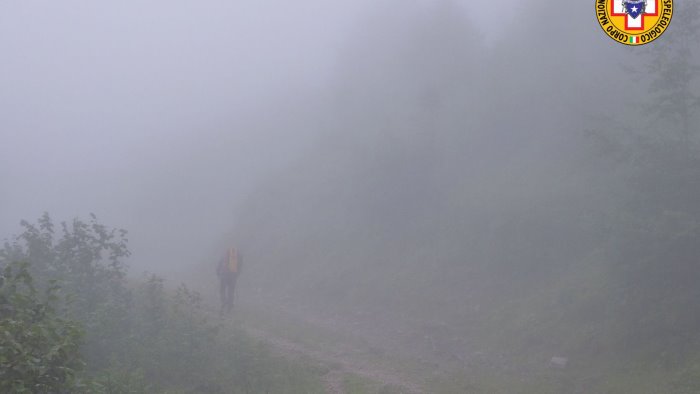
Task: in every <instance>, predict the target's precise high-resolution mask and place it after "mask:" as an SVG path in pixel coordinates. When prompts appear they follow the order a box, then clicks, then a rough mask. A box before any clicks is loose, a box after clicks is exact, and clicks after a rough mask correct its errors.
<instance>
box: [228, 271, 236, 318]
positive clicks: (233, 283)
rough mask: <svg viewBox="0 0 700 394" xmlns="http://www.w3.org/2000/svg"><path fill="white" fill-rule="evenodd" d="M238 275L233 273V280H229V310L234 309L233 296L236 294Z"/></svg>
mask: <svg viewBox="0 0 700 394" xmlns="http://www.w3.org/2000/svg"><path fill="white" fill-rule="evenodd" d="M237 277H238V275H233V276H232V277H231V281H229V286H228V310H229V312H230V311H231V310H232V309H233V297H234V295H235V294H236V278H237Z"/></svg>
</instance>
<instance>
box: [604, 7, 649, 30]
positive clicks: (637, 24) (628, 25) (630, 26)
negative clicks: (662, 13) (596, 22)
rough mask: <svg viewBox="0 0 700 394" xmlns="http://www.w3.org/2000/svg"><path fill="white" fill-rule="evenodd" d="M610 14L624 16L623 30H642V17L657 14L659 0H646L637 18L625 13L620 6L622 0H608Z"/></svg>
mask: <svg viewBox="0 0 700 394" xmlns="http://www.w3.org/2000/svg"><path fill="white" fill-rule="evenodd" d="M610 8H611V10H610V15H611V16H624V17H625V30H644V17H646V16H647V15H648V16H658V15H659V0H648V1H647V6H646V8H645V9H644V13H643V14H642V15H640V16H639V17H638V18H637V19H634V18H632V17H631V16H629V15H627V13H625V11H624V9H625V8H624V7H623V6H622V0H610Z"/></svg>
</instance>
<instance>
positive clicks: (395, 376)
mask: <svg viewBox="0 0 700 394" xmlns="http://www.w3.org/2000/svg"><path fill="white" fill-rule="evenodd" d="M246 331H247V332H248V333H249V334H250V335H251V336H253V337H254V338H256V339H258V340H261V341H263V342H266V343H267V344H269V345H270V346H271V347H272V349H273V350H274V351H276V352H278V353H280V354H281V355H283V356H285V357H288V358H296V357H300V356H306V357H309V358H311V359H312V360H314V361H316V362H318V363H320V364H322V365H324V366H326V367H327V368H328V369H329V372H328V373H327V374H326V375H325V376H324V377H323V381H324V384H325V387H326V392H327V393H328V394H345V390H344V388H343V378H344V376H345V374H354V375H357V376H360V377H362V378H365V379H368V380H371V381H374V382H377V383H380V384H382V385H387V386H392V387H395V388H396V389H397V390H399V391H400V392H401V393H403V394H423V393H424V391H423V389H422V388H421V387H420V386H419V385H417V384H415V383H413V382H410V381H409V380H407V379H406V377H405V376H401V374H400V373H398V372H397V371H393V370H388V369H386V368H378V367H377V366H376V365H367V364H366V363H363V362H361V361H357V360H353V359H352V358H351V357H347V356H345V355H346V354H347V352H341V351H334V352H330V351H329V352H324V351H321V350H314V349H308V348H306V347H304V346H303V345H302V344H300V343H297V342H293V341H290V340H288V339H285V338H280V337H277V336H273V335H270V334H269V333H267V332H264V331H262V330H260V329H254V328H248V329H246Z"/></svg>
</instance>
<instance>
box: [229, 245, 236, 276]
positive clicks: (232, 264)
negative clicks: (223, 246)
mask: <svg viewBox="0 0 700 394" xmlns="http://www.w3.org/2000/svg"><path fill="white" fill-rule="evenodd" d="M228 270H229V272H238V252H237V251H236V249H234V248H231V249H229V250H228Z"/></svg>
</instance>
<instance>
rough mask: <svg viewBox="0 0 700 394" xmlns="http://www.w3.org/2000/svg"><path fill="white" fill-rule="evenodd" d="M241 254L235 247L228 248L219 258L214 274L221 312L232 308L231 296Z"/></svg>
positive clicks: (238, 270)
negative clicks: (217, 286) (217, 283)
mask: <svg viewBox="0 0 700 394" xmlns="http://www.w3.org/2000/svg"><path fill="white" fill-rule="evenodd" d="M241 263H242V260H241V255H240V254H239V252H238V250H237V249H236V248H229V249H228V250H227V251H226V253H225V254H224V256H223V257H222V258H221V260H219V264H218V265H217V267H216V275H217V276H218V277H219V296H220V297H221V314H223V313H224V312H228V313H231V311H232V310H233V296H234V292H235V290H236V279H237V278H238V274H239V273H240V272H241Z"/></svg>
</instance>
